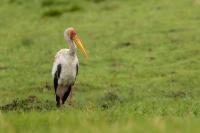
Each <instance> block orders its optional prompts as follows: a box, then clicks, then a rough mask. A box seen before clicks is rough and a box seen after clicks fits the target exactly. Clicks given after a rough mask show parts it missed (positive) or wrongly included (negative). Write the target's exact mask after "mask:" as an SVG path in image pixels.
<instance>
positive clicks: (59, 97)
mask: <svg viewBox="0 0 200 133" xmlns="http://www.w3.org/2000/svg"><path fill="white" fill-rule="evenodd" d="M62 93H63V85H59V86H58V88H57V92H56V101H57V107H60V106H61V105H62V104H63V102H62Z"/></svg>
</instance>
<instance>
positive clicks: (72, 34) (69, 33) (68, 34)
mask: <svg viewBox="0 0 200 133" xmlns="http://www.w3.org/2000/svg"><path fill="white" fill-rule="evenodd" d="M64 36H65V38H66V39H67V40H70V41H73V42H74V44H75V45H76V46H77V47H78V48H79V49H80V50H81V52H82V53H83V54H84V55H85V57H86V58H87V57H88V55H87V52H86V50H85V48H84V46H83V44H82V42H81V40H80V38H79V37H78V35H77V34H76V31H75V29H74V28H72V27H70V28H67V29H66V30H65V32H64Z"/></svg>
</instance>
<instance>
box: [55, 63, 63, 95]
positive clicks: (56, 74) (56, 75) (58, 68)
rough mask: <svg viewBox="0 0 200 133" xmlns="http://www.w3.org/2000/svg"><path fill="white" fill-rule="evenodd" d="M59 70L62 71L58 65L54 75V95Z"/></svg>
mask: <svg viewBox="0 0 200 133" xmlns="http://www.w3.org/2000/svg"><path fill="white" fill-rule="evenodd" d="M61 69H62V67H61V64H59V65H58V66H57V70H56V72H55V74H54V89H55V93H56V90H57V87H58V79H59V78H60V73H61Z"/></svg>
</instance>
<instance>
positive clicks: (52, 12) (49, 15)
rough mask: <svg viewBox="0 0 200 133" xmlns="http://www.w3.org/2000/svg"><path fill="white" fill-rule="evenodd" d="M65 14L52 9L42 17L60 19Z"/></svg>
mask: <svg viewBox="0 0 200 133" xmlns="http://www.w3.org/2000/svg"><path fill="white" fill-rule="evenodd" d="M62 14H63V12H62V11H60V10H57V9H51V10H48V11H46V12H44V13H43V14H42V17H59V16H61V15H62Z"/></svg>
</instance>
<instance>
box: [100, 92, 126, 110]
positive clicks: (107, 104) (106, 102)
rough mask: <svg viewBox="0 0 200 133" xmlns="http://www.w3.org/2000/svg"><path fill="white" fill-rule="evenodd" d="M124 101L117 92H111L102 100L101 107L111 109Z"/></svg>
mask: <svg viewBox="0 0 200 133" xmlns="http://www.w3.org/2000/svg"><path fill="white" fill-rule="evenodd" d="M123 101H124V99H123V98H122V97H120V96H119V95H118V94H117V93H116V92H115V91H113V90H109V91H108V92H106V93H105V94H104V96H103V97H102V98H101V99H100V106H101V108H102V109H109V108H111V107H113V106H114V105H116V104H119V103H122V102H123Z"/></svg>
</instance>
